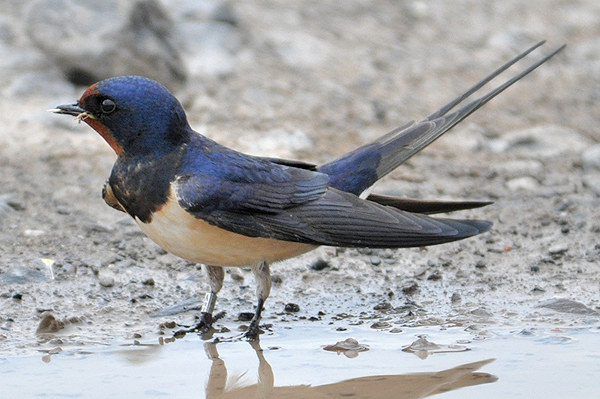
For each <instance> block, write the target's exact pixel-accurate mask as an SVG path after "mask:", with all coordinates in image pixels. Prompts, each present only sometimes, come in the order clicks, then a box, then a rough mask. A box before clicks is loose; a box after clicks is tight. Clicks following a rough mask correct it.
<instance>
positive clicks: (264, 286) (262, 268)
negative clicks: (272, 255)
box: [244, 261, 271, 341]
mask: <svg viewBox="0 0 600 399" xmlns="http://www.w3.org/2000/svg"><path fill="white" fill-rule="evenodd" d="M252 271H253V272H254V279H255V280H256V285H257V286H256V296H257V297H258V302H257V304H256V312H255V313H254V317H253V318H252V321H250V326H249V327H248V331H246V333H245V334H244V335H245V337H246V338H247V339H248V340H249V341H254V340H256V338H257V337H258V334H259V333H260V328H259V324H260V317H261V313H262V311H263V305H264V304H265V301H266V300H267V297H268V296H269V294H270V293H271V272H270V270H269V264H268V263H267V262H264V261H263V262H261V263H260V264H259V265H257V266H255V267H254V268H252Z"/></svg>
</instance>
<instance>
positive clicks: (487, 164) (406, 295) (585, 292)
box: [0, 0, 600, 354]
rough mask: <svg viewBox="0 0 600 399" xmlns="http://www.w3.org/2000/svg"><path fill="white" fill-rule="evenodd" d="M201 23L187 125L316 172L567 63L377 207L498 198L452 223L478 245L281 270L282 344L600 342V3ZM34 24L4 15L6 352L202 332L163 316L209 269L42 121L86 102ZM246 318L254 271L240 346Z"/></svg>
mask: <svg viewBox="0 0 600 399" xmlns="http://www.w3.org/2000/svg"><path fill="white" fill-rule="evenodd" d="M192 3H193V2H186V1H184V0H180V1H174V0H173V1H167V0H165V1H163V2H162V4H163V6H164V9H165V10H166V12H167V13H168V14H169V15H170V16H171V18H172V20H173V21H174V25H175V28H172V29H174V30H177V29H180V28H181V29H183V27H188V28H189V27H190V26H195V25H193V24H192V23H190V20H192V21H193V18H191V17H190V15H192V14H193V13H190V12H188V13H187V14H186V13H185V12H184V11H186V10H188V9H187V8H186V7H188V8H189V7H192V6H191V4H192ZM202 4H204V5H206V4H210V7H212V8H210V7H208V8H209V9H212V10H213V11H212V12H213V14H210V12H209V14H210V15H212V19H210V18H208V19H209V20H210V21H213V22H214V21H217V22H218V23H213V24H212V25H210V24H209V25H208V26H209V27H211V26H212V28H211V29H214V30H212V31H211V32H213V33H211V34H209V35H208V36H207V37H209V38H214V40H213V41H212V42H211V41H210V40H208V42H210V43H209V44H208V45H206V46H204V47H201V48H200V47H199V48H195V49H192V50H190V49H189V47H188V50H185V46H183V47H182V48H183V50H181V60H182V61H181V62H182V64H183V65H184V66H185V68H186V69H187V76H188V77H187V81H186V83H181V82H175V83H173V84H172V85H170V87H173V88H174V90H175V93H176V95H177V97H178V98H180V99H181V101H182V103H183V104H184V105H185V107H186V110H187V111H188V115H189V119H190V122H191V123H192V126H193V127H194V128H195V129H196V130H197V131H199V132H201V133H203V134H205V135H207V136H210V137H211V138H213V139H215V140H217V141H219V142H221V143H223V144H226V145H229V146H231V147H234V148H236V149H238V150H241V151H244V152H248V153H253V154H261V155H269V156H278V157H291V158H295V159H302V160H305V161H308V162H315V163H322V162H325V161H328V160H331V159H333V158H334V157H336V156H339V155H341V154H343V153H344V152H347V151H349V150H352V149H353V148H355V147H356V146H358V145H360V144H363V143H366V142H368V141H370V140H373V139H375V138H376V137H378V136H379V135H382V134H384V133H386V132H388V131H390V130H391V129H393V128H395V127H396V126H398V125H401V124H404V123H405V122H407V121H409V120H414V119H419V118H422V117H424V116H426V115H428V114H429V113H431V112H433V111H435V110H436V109H438V108H439V107H440V106H442V105H443V104H445V103H446V102H447V101H449V100H451V99H452V98H454V97H455V96H456V95H457V94H459V93H460V92H461V91H462V90H464V89H466V88H468V87H469V86H470V85H471V84H473V83H474V82H476V81H478V80H479V79H480V78H482V77H483V76H485V75H486V74H487V73H489V72H491V71H492V70H493V69H495V68H496V67H498V66H499V65H501V64H502V63H504V62H505V61H507V60H508V59H510V58H512V57H513V56H515V55H516V54H517V53H519V52H521V51H523V50H525V49H526V48H528V47H529V46H531V45H532V44H534V43H536V42H537V41H539V40H541V39H547V40H548V44H546V45H545V46H544V47H542V49H541V50H538V51H536V52H535V53H534V54H533V55H532V56H531V57H528V58H527V60H526V61H525V63H524V64H523V66H525V64H526V63H532V62H533V61H534V60H536V59H539V58H540V57H541V56H542V54H546V53H548V52H550V51H551V50H553V49H555V48H557V47H558V46H560V45H562V44H563V43H567V45H568V47H567V49H566V50H565V51H564V52H562V53H561V54H559V55H558V56H557V57H556V58H554V59H553V60H551V61H550V62H549V63H547V64H546V65H544V66H542V67H541V68H540V69H539V70H537V71H535V72H534V73H532V74H531V75H530V76H528V77H527V78H525V79H524V80H523V81H522V82H519V83H518V84H517V85H516V86H514V87H512V88H510V89H509V90H508V91H506V92H505V93H503V94H502V95H501V96H500V97H499V98H497V99H495V100H494V101H493V102H492V103H490V104H488V105H487V106H485V107H484V108H483V109H481V110H479V111H478V112H477V113H476V114H474V115H473V116H471V117H469V119H468V120H467V121H465V122H463V123H462V124H461V125H459V126H457V127H456V128H455V129H453V130H452V131H451V132H450V133H448V134H447V135H446V136H444V137H443V138H441V139H440V140H438V141H437V142H436V143H434V144H432V145H431V146H430V147H428V148H427V149H426V150H424V151H423V152H422V153H421V154H419V155H418V156H416V157H414V158H413V159H411V160H410V161H409V162H407V163H406V164H405V165H403V166H402V167H401V168H399V169H398V170H397V171H396V172H394V173H393V174H392V175H391V176H389V178H387V179H386V180H385V181H383V182H381V183H380V184H379V186H377V188H376V190H375V191H376V192H380V193H389V194H402V195H406V196H409V197H414V198H429V199H436V198H444V199H484V200H487V199H490V200H493V201H494V204H493V205H491V206H488V207H486V208H483V209H479V210H474V211H469V212H461V213H460V214H459V216H461V217H462V216H467V217H473V218H481V219H487V220H491V221H493V222H494V226H493V228H492V230H491V231H490V232H489V233H486V234H483V235H481V236H478V237H475V238H472V239H469V240H465V241H462V242H458V243H452V244H447V245H442V246H438V247H431V248H427V249H418V248H417V249H408V250H398V251H395V250H384V251H379V250H377V251H376V250H373V251H370V250H360V251H357V250H344V249H336V248H320V249H318V250H317V251H315V252H313V253H310V254H307V255H304V256H301V257H299V258H296V259H293V260H290V261H287V262H284V263H281V264H277V265H274V266H273V267H272V273H273V278H274V282H275V284H274V288H273V290H272V294H271V297H270V298H269V301H268V302H267V308H266V311H265V322H267V323H272V324H273V325H274V327H273V328H274V330H277V329H278V328H282V326H283V325H285V326H292V327H293V325H294V324H297V323H309V322H320V323H323V324H324V325H327V324H331V323H333V325H335V326H338V328H340V329H343V328H345V326H347V325H349V324H353V323H369V324H370V325H374V328H381V329H391V328H403V327H405V326H411V325H441V326H448V325H463V326H470V328H471V329H472V331H473V332H474V334H485V332H486V329H487V328H489V327H490V326H493V325H510V326H515V328H530V327H532V326H536V325H539V324H552V325H566V324H571V325H589V324H595V323H598V316H599V314H598V310H599V309H600V301H599V295H598V294H599V289H600V266H599V264H600V244H599V243H600V240H599V236H600V217H599V216H600V211H599V210H598V209H599V207H598V205H600V199H599V196H600V147H599V146H598V142H599V141H600V131H599V130H598V128H597V121H598V116H599V115H598V105H597V102H598V97H599V96H600V40H599V39H598V38H599V37H600V3H598V2H596V1H592V0H588V1H576V2H573V1H569V2H565V1H557V0H556V1H555V0H550V1H528V2H525V1H516V0H507V1H503V2H497V1H474V0H473V1H468V0H459V1H455V2H452V3H449V2H445V1H441V0H440V1H430V2H421V1H407V2H397V1H364V0H352V1H346V2H343V3H339V4H338V3H335V4H334V2H318V1H304V2H298V3H297V4H294V5H289V4H288V2H285V1H252V2H241V3H239V4H238V3H236V4H235V5H234V6H230V7H221V6H222V5H220V4H219V3H214V4H213V3H209V2H206V3H202ZM219 7H220V8H219ZM215 9H218V10H220V11H219V12H220V14H218V15H219V18H216V17H215V15H217V14H215V11H214V10H215ZM223 10H226V11H227V14H226V16H227V18H223V14H222V12H223ZM31 12H32V11H31V9H30V8H27V7H24V6H22V5H21V4H20V2H16V1H15V2H11V1H9V2H7V7H6V9H5V10H4V11H0V39H1V40H2V42H1V46H0V53H1V54H3V57H2V58H3V61H2V62H0V69H1V70H2V73H1V74H0V75H1V77H0V83H1V86H0V87H1V89H0V93H1V97H0V98H1V100H0V154H1V156H0V303H1V305H0V348H1V351H2V353H5V354H18V353H26V352H29V351H31V350H36V349H37V348H39V347H40V346H44V345H47V344H52V345H54V344H56V343H57V342H58V343H60V344H62V345H94V344H107V343H110V342H112V341H113V340H115V339H132V338H136V339H137V338H140V337H144V338H148V339H153V337H154V336H156V335H161V334H163V333H164V334H166V335H169V334H170V331H169V329H168V328H166V327H164V326H162V327H161V326H160V325H161V323H165V322H170V321H177V322H182V323H190V322H192V321H193V316H194V312H187V313H181V314H173V312H170V311H169V307H170V306H173V305H176V304H181V303H182V302H184V301H187V300H190V299H191V298H202V295H203V293H204V292H205V289H206V280H205V278H204V275H203V272H202V271H201V267H200V265H195V264H190V263H188V262H186V261H183V260H181V259H178V258H176V257H174V256H172V255H170V254H167V253H165V252H164V251H163V250H162V249H161V248H159V247H158V246H156V245H155V244H154V243H152V242H151V241H150V240H148V239H147V238H145V237H144V235H143V234H142V233H141V232H140V231H139V229H138V228H137V226H136V225H135V224H134V223H133V222H132V221H131V220H130V219H128V218H127V217H125V216H124V215H123V214H122V213H119V212H116V211H114V210H113V209H111V208H109V207H108V206H106V205H105V204H104V202H103V201H102V199H101V197H100V189H101V187H102V184H103V182H104V180H105V179H106V178H107V176H108V174H109V172H110V169H111V166H112V163H113V162H114V159H115V156H114V154H113V153H112V151H111V150H110V148H109V147H108V146H107V145H106V144H105V143H104V142H103V141H102V139H101V138H100V137H99V136H98V135H97V134H96V133H94V132H93V131H92V130H91V129H89V128H88V127H87V126H85V125H77V124H76V122H75V121H73V120H70V119H69V118H66V117H64V116H62V117H61V116H58V115H52V114H49V113H47V112H45V110H46V109H48V108H52V107H54V106H55V105H58V104H63V103H65V102H72V101H74V100H75V99H77V98H79V96H80V95H81V93H82V92H83V90H84V89H85V87H84V86H81V85H76V84H73V83H71V82H70V81H69V80H67V79H66V78H65V77H64V76H65V75H64V73H63V72H64V71H63V70H61V66H60V65H59V64H58V63H57V61H56V60H52V59H50V57H49V56H48V54H47V53H45V52H44V51H42V50H41V49H40V48H39V45H37V46H36V45H35V44H34V43H33V39H32V38H31V35H28V34H27V31H28V29H29V30H31V26H28V25H25V26H23V25H21V24H22V23H25V22H22V21H24V20H25V21H27V19H23V18H21V17H23V16H24V15H31V14H27V13H31ZM207 12H208V11H207ZM194 15H195V14H194ZM198 18H199V19H201V17H198ZM202 18H206V17H202ZM222 20H226V21H225V22H223V21H222ZM203 21H204V20H203ZM203 23H204V22H203ZM202 26H203V27H206V25H202ZM223 27H225V28H226V29H225V28H223ZM221 28H223V29H224V30H219V29H221ZM181 29H180V30H181ZM177 32H179V34H180V35H181V32H180V31H178V30H177ZM215 32H216V33H215ZM84 43H85V42H84ZM87 47H92V46H91V44H89V45H88V44H86V45H83V46H81V47H80V48H81V51H84V49H87ZM515 70H519V67H517V68H515ZM512 73H514V72H511V71H509V73H508V74H507V76H509V75H510V74H512ZM165 79H166V78H165ZM253 303H254V282H253V278H252V273H251V272H250V271H249V270H246V269H228V271H227V275H226V279H225V287H224V289H223V291H222V292H221V295H220V298H219V301H218V304H217V308H218V309H219V310H226V311H227V312H228V316H227V317H226V318H225V319H223V320H222V324H223V325H225V326H227V327H228V328H229V329H232V330H234V329H237V328H238V326H239V325H240V324H243V323H242V322H240V321H237V315H238V313H239V312H242V311H251V310H252V307H253ZM288 303H295V304H297V305H299V311H297V312H286V311H285V310H284V309H285V305H286V304H288ZM192 307H194V306H193V304H192ZM165 309H166V310H165ZM288 309H291V310H297V309H293V307H292V308H288ZM156 312H162V313H159V315H158V316H156V315H155V313H156ZM49 314H51V315H53V317H54V321H53V319H52V317H51V316H48V315H49ZM153 315H154V316H155V317H152V316H153ZM42 321H44V322H43V323H41V322H42ZM52 321H53V322H52ZM40 323H41V324H40ZM63 327H64V328H63ZM38 328H41V329H42V330H43V331H53V330H58V329H60V331H59V332H58V333H56V334H36V330H37V329H38ZM42 330H41V331H42Z"/></svg>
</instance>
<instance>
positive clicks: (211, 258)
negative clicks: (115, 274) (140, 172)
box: [136, 197, 316, 266]
mask: <svg viewBox="0 0 600 399" xmlns="http://www.w3.org/2000/svg"><path fill="white" fill-rule="evenodd" d="M136 222H137V224H138V225H139V226H140V228H141V229H142V231H143V232H144V233H145V234H146V235H147V236H148V237H150V239H152V241H154V242H156V243H157V244H158V245H160V246H161V247H162V248H163V249H165V250H166V251H168V252H170V253H172V254H174V255H177V256H179V257H181V258H183V259H187V260H189V261H191V262H199V263H204V264H207V265H212V266H254V265H257V264H259V263H261V262H263V261H266V262H268V263H272V262H277V261H280V260H284V259H288V258H292V257H294V256H297V255H300V254H303V253H305V252H308V251H311V250H313V249H315V248H316V247H315V246H314V245H309V244H301V243H295V242H287V241H279V240H275V239H271V238H256V237H247V236H244V235H241V234H236V233H232V232H230V231H227V230H223V229H221V228H219V227H216V226H213V225H211V224H208V223H206V222H205V221H203V220H200V219H196V218H195V217H194V216H193V215H191V214H190V213H188V212H186V211H185V210H184V209H182V208H181V207H180V206H179V204H178V203H177V200H175V199H174V198H173V197H171V198H170V199H169V201H168V202H167V203H166V204H165V205H164V206H163V207H162V208H161V209H160V210H159V211H157V212H155V213H154V215H153V216H152V221H151V222H150V223H144V222H142V221H140V220H138V219H137V218H136Z"/></svg>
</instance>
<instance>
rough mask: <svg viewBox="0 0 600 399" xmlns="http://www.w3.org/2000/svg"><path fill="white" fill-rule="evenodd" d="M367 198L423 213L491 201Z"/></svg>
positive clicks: (474, 206)
mask: <svg viewBox="0 0 600 399" xmlns="http://www.w3.org/2000/svg"><path fill="white" fill-rule="evenodd" d="M367 200H368V201H373V202H377V203H378V204H380V205H385V206H391V207H393V208H396V209H400V210H402V211H406V212H412V213H421V214H424V215H432V214H434V213H445V212H454V211H462V210H465V209H473V208H481V207H483V206H486V205H490V204H492V203H493V202H492V201H427V200H417V199H412V198H404V197H391V196H387V195H379V194H371V195H369V196H368V197H367Z"/></svg>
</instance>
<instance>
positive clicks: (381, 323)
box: [371, 321, 392, 330]
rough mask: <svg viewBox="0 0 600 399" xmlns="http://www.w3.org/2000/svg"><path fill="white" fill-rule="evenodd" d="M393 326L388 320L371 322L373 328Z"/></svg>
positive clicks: (379, 328)
mask: <svg viewBox="0 0 600 399" xmlns="http://www.w3.org/2000/svg"><path fill="white" fill-rule="evenodd" d="M391 327H392V325H391V324H390V323H388V322H387V321H378V322H375V323H373V324H371V328H372V329H374V330H383V329H386V328H391Z"/></svg>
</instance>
